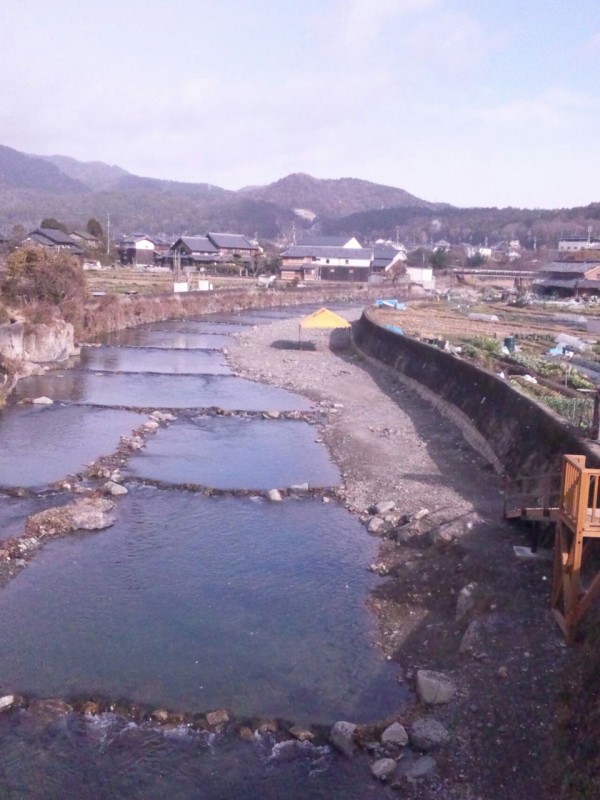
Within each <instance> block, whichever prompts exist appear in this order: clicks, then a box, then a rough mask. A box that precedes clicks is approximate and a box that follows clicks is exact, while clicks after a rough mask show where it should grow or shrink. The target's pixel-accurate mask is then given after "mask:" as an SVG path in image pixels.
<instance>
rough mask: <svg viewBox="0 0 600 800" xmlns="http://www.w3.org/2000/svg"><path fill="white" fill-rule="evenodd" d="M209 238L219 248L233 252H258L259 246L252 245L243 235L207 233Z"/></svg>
mask: <svg viewBox="0 0 600 800" xmlns="http://www.w3.org/2000/svg"><path fill="white" fill-rule="evenodd" d="M206 235H207V236H208V238H209V239H210V240H211V242H213V243H214V244H215V245H216V246H217V247H224V248H227V249H231V250H258V249H259V248H258V245H257V244H252V242H249V241H248V239H246V237H245V236H243V235H242V234H241V233H207V234H206Z"/></svg>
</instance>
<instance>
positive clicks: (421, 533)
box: [228, 311, 571, 800]
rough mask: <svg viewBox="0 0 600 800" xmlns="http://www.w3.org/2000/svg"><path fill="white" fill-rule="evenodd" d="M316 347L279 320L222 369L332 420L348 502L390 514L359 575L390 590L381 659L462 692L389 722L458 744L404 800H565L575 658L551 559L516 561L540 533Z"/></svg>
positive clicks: (438, 435) (325, 432)
mask: <svg viewBox="0 0 600 800" xmlns="http://www.w3.org/2000/svg"><path fill="white" fill-rule="evenodd" d="M359 313H360V312H352V311H350V312H348V313H347V314H345V316H347V318H349V319H352V318H357V316H358V315H359ZM305 336H306V334H305ZM308 338H309V340H310V341H308V342H306V341H305V343H304V345H303V349H301V350H300V349H299V348H298V320H284V321H277V322H274V323H273V324H270V325H266V326H260V327H256V328H253V329H251V330H250V331H248V332H245V333H243V334H241V335H239V336H238V337H237V339H236V343H235V345H233V346H232V347H231V348H230V350H229V352H228V359H229V361H230V363H231V365H232V366H233V368H234V369H235V370H236V371H237V373H238V374H240V375H243V376H244V377H247V378H252V379H255V380H260V381H265V382H268V383H272V384H275V385H278V386H282V387H286V388H288V389H292V390H295V391H298V392H301V393H302V394H304V395H306V396H308V397H310V398H312V399H313V400H314V401H317V402H319V403H321V404H322V405H321V408H322V409H323V408H325V409H327V410H328V413H327V414H326V416H325V422H323V423H322V431H321V434H320V438H322V439H323V441H324V442H325V444H326V445H327V447H328V448H329V451H330V453H331V456H332V458H333V459H334V460H335V462H336V463H337V464H338V465H339V467H340V470H341V472H342V476H343V486H342V487H341V489H340V491H339V496H340V499H341V500H342V502H344V503H345V504H346V505H347V507H348V508H349V509H350V510H351V511H352V512H353V513H356V514H359V515H361V519H362V521H364V523H365V527H366V526H367V524H368V521H369V520H370V519H371V516H372V515H371V514H370V513H369V511H368V510H369V508H370V507H371V506H372V505H373V504H375V503H378V502H382V501H393V502H394V503H395V506H396V508H395V510H394V511H393V512H391V514H390V515H389V517H388V520H387V522H386V524H385V525H384V534H383V535H382V537H381V544H380V553H379V559H378V562H377V563H376V564H373V565H368V564H365V565H364V566H365V569H367V568H369V567H370V568H371V569H372V570H373V571H376V572H377V573H379V574H380V575H381V576H382V577H381V582H380V583H379V585H378V586H377V587H376V589H375V590H374V591H373V592H372V593H371V596H370V597H369V600H368V603H369V606H370V607H371V609H372V610H373V612H374V613H375V614H376V615H377V618H378V623H379V625H378V629H379V641H378V644H379V646H380V647H381V650H382V651H383V653H384V654H385V657H387V658H388V659H389V660H391V661H393V662H394V663H395V664H397V666H398V680H399V681H401V682H405V683H406V684H407V685H408V686H409V687H410V688H414V682H415V680H414V679H415V673H416V670H418V669H431V670H435V671H439V672H443V673H445V674H446V675H448V676H449V677H450V678H451V679H452V680H453V681H454V682H455V683H456V684H457V686H458V692H457V695H456V696H455V698H454V699H453V700H452V701H451V702H450V703H448V704H445V705H437V706H432V707H424V706H422V705H420V704H419V702H418V700H417V698H416V696H415V699H414V702H413V703H412V704H411V706H410V707H409V708H407V709H405V710H402V711H400V713H398V710H397V709H390V718H397V719H399V720H400V721H401V722H403V723H407V724H408V723H409V722H410V720H411V719H412V718H414V717H415V716H423V715H428V716H433V717H435V718H436V719H438V720H439V721H440V722H442V723H443V724H444V725H445V726H446V727H447V728H448V730H449V731H450V734H451V742H450V744H449V745H447V746H445V747H444V748H443V749H441V750H439V751H437V752H436V753H434V756H435V758H436V762H437V767H436V770H435V773H434V774H433V777H427V778H425V779H423V780H422V781H419V782H418V783H415V784H409V783H406V782H404V783H402V785H401V786H400V787H399V788H400V792H401V796H402V797H405V798H419V800H429V798H438V799H439V798H444V800H476V799H478V798H480V800H504V798H510V800H520V799H521V798H523V800H524V799H525V798H554V797H557V796H558V794H557V792H556V790H555V781H556V779H557V775H558V773H559V772H560V763H558V761H557V759H558V756H557V755H556V752H555V746H556V745H555V735H556V724H557V716H558V714H559V694H560V691H561V685H562V676H563V673H564V670H565V668H566V666H567V664H568V662H569V659H570V658H571V651H569V650H568V649H567V648H566V646H565V644H564V641H563V639H562V635H561V634H560V631H559V629H558V627H557V626H556V625H555V624H554V622H553V621H552V619H551V615H550V611H549V592H550V583H551V571H552V563H551V561H550V560H549V558H548V557H547V556H548V551H545V550H543V548H542V550H541V555H539V556H538V557H535V558H525V559H523V558H518V557H517V556H516V555H515V552H514V550H513V546H515V545H523V546H527V545H529V544H530V543H531V542H530V539H529V535H530V532H529V531H527V530H523V529H521V528H516V527H511V526H510V525H509V523H507V522H505V521H504V520H503V516H502V510H503V487H502V484H501V482H500V478H498V477H497V476H496V475H495V474H494V472H493V471H492V470H491V469H490V467H489V464H487V463H486V462H485V461H484V460H483V459H482V457H480V456H479V455H478V454H476V453H475V452H474V451H472V450H471V448H470V447H469V445H468V444H467V443H466V442H465V441H464V440H463V438H462V436H461V433H460V431H459V430H458V429H457V428H455V427H454V426H453V425H452V424H451V423H450V422H449V421H448V420H446V419H444V418H443V417H442V416H441V415H440V414H439V413H438V412H437V411H436V410H435V409H433V408H432V407H430V406H428V405H427V404H426V403H425V401H424V400H422V399H421V398H420V397H418V396H417V395H415V394H413V393H411V392H410V391H409V390H408V389H406V388H404V386H403V385H402V384H401V383H400V382H398V381H397V379H396V378H395V377H394V375H393V374H392V373H391V372H389V371H387V370H386V369H385V368H384V367H382V366H378V365H376V364H374V363H372V362H371V361H370V360H368V359H366V358H364V357H362V356H361V354H360V353H357V352H355V351H354V350H353V348H352V346H351V344H350V339H349V337H347V338H344V337H343V335H342V336H341V335H340V331H337V332H334V333H333V334H332V333H331V332H328V331H311V332H310V334H309V336H308ZM417 512H421V514H419V513H417ZM425 512H427V513H425ZM400 515H405V516H404V517H403V518H400V519H399V518H398V517H399V516H400ZM415 515H416V517H420V518H419V519H417V518H416V517H415ZM403 523H404V524H403ZM365 535H370V534H368V533H367V532H366V530H365ZM471 583H475V584H476V585H477V586H476V587H475V591H474V597H475V604H474V608H473V609H472V610H471V611H470V612H469V614H467V616H466V617H465V618H463V619H461V620H457V598H458V595H459V592H460V591H461V590H462V589H463V587H465V586H467V585H468V584H471ZM467 628H468V629H469V635H468V637H467V639H466V640H465V639H463V637H464V635H465V632H466V630H467ZM461 642H462V643H463V647H462V649H461ZM552 763H554V766H552V767H551V766H549V764H552ZM557 764H558V765H557ZM385 791H386V792H387V791H390V792H392V789H390V788H389V787H388V788H386V790H385Z"/></svg>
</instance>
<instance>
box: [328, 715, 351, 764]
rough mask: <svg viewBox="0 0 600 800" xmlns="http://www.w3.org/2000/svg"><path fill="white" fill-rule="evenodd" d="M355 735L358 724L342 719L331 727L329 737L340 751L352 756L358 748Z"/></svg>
mask: <svg viewBox="0 0 600 800" xmlns="http://www.w3.org/2000/svg"><path fill="white" fill-rule="evenodd" d="M355 735H356V725H355V724H354V723H353V722H343V721H340V722H336V723H335V725H334V726H333V728H332V729H331V733H330V734H329V739H330V740H331V744H332V745H333V746H334V747H336V748H337V749H338V750H339V751H340V753H343V754H344V755H345V756H347V757H348V758H351V757H352V756H353V755H354V750H355V749H356V743H355V739H354V737H355Z"/></svg>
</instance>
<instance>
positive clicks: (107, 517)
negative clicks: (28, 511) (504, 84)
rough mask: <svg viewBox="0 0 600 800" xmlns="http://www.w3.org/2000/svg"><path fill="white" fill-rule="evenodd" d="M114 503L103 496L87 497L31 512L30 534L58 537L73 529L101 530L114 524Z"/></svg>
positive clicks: (26, 528)
mask: <svg viewBox="0 0 600 800" xmlns="http://www.w3.org/2000/svg"><path fill="white" fill-rule="evenodd" d="M114 506H115V504H114V502H113V501H112V500H109V499H108V498H104V497H85V498H83V499H81V500H74V501H73V502H72V503H68V504H67V505H64V506H55V507H54V508H47V509H46V510H45V511H40V512H38V513H37V514H32V515H31V516H30V517H28V518H27V522H26V523H25V534H26V535H27V536H37V537H39V538H43V537H45V536H55V535H57V534H61V533H69V531H73V530H85V531H98V530H102V529H104V528H109V527H110V526H111V525H114V524H115V521H116V518H115V516H114V515H113V514H112V513H111V512H112V510H113V508H114Z"/></svg>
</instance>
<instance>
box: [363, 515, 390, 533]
mask: <svg viewBox="0 0 600 800" xmlns="http://www.w3.org/2000/svg"><path fill="white" fill-rule="evenodd" d="M385 525H386V522H385V520H384V519H382V518H381V517H373V518H372V519H371V521H370V522H369V525H368V527H367V530H368V531H369V533H381V531H382V530H383V529H384V528H385Z"/></svg>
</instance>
